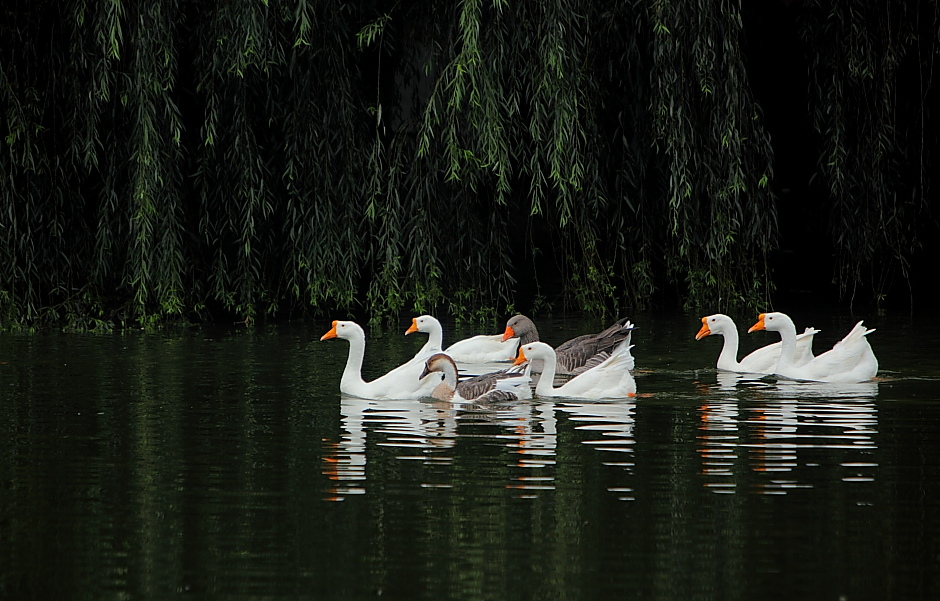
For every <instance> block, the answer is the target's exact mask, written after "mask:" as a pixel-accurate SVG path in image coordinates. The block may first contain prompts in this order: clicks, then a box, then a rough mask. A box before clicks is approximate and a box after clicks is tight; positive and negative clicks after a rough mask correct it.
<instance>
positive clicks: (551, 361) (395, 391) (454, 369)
mask: <svg viewBox="0 0 940 601" xmlns="http://www.w3.org/2000/svg"><path fill="white" fill-rule="evenodd" d="M633 329H634V325H633V324H632V323H631V322H630V321H629V320H628V319H620V320H618V321H616V322H615V323H613V324H612V325H610V326H609V327H608V328H606V329H604V330H602V331H600V332H597V333H593V334H584V335H581V336H577V337H575V338H572V339H571V340H568V341H566V342H564V343H562V344H560V345H558V346H557V347H555V348H553V347H552V346H551V345H549V344H546V343H545V342H543V341H541V340H540V339H539V332H538V329H537V328H536V326H535V323H534V322H533V321H532V320H531V319H529V318H528V317H526V316H524V315H515V316H513V317H512V318H510V319H509V321H508V322H507V323H506V329H505V331H504V332H503V333H502V334H494V335H479V336H473V337H471V338H466V339H464V340H460V341H457V342H454V343H453V344H451V345H450V346H448V347H446V348H445V347H444V331H443V328H442V327H441V323H440V321H438V320H437V319H436V318H435V317H433V316H431V315H422V316H420V317H415V318H414V319H413V320H412V322H411V325H410V326H409V327H408V329H407V330H406V331H405V334H406V335H410V334H414V333H417V332H421V333H424V334H427V335H428V339H427V342H426V343H425V344H424V346H422V347H421V349H420V350H419V351H418V352H417V353H416V354H415V355H414V357H412V358H411V359H409V360H408V361H406V362H405V363H403V364H402V365H400V366H398V367H396V368H395V369H393V370H391V371H389V372H388V373H386V374H385V375H383V376H381V377H379V378H376V379H374V380H371V381H369V382H366V381H365V380H364V379H363V378H362V362H363V359H364V357H365V347H366V336H365V332H364V331H363V329H362V327H361V326H359V325H358V324H357V323H355V322H353V321H339V320H337V321H333V323H332V327H331V328H330V330H329V331H328V332H327V333H326V334H324V335H323V336H322V337H321V338H320V340H329V339H332V338H342V339H344V340H346V341H348V342H349V353H348V355H347V358H346V367H345V369H344V370H343V374H342V377H341V378H340V384H339V388H340V392H341V393H342V394H345V395H349V396H354V397H359V398H365V399H419V398H433V399H437V400H439V401H449V402H454V403H472V404H486V403H496V402H507V401H514V400H518V399H529V398H532V396H533V395H534V396H537V397H563V398H571V399H624V398H630V397H635V396H636V394H637V388H636V381H635V380H634V377H633V370H634V365H635V359H634V357H633V354H632V353H631V349H632V348H633V345H632V344H631V339H632V335H633ZM756 331H769V332H778V333H779V335H780V340H779V341H778V342H773V343H771V344H768V345H767V346H764V347H761V348H759V349H757V350H756V351H754V352H752V353H750V354H749V355H747V356H746V357H744V358H742V359H741V360H738V358H737V354H738V344H739V337H738V329H737V326H736V325H735V323H734V321H733V320H732V319H731V318H730V317H728V316H727V315H723V314H720V313H718V314H715V315H709V316H706V317H703V318H702V327H701V329H700V330H699V331H698V333H697V334H696V335H695V339H696V340H701V339H702V338H705V337H707V336H711V335H718V336H721V337H722V338H723V339H724V343H723V345H722V349H721V353H720V354H719V356H718V362H717V365H716V367H717V368H718V369H719V370H722V371H730V372H737V373H752V374H765V375H766V374H770V375H776V376H778V377H782V378H787V379H791V380H798V381H811V382H835V383H857V382H865V381H868V380H871V379H873V378H874V377H875V375H876V374H877V373H878V360H877V358H876V357H875V354H874V352H873V351H872V349H871V346H870V345H869V343H868V338H867V336H868V334H870V333H872V332H874V330H869V329H867V328H865V327H864V325H863V324H862V322H858V324H856V326H855V327H854V328H853V329H852V330H851V331H850V332H849V333H848V334H847V335H846V336H845V338H843V339H842V340H841V341H840V342H838V343H837V344H836V345H835V346H834V347H833V348H832V349H830V350H828V351H826V352H824V353H822V354H820V355H814V354H813V337H814V336H815V335H816V334H817V333H819V330H816V329H815V328H806V329H805V331H804V332H803V333H802V334H799V335H797V333H796V326H795V325H794V324H793V320H792V319H790V318H789V317H788V316H787V315H785V314H784V313H761V314H760V315H759V317H758V321H757V323H755V324H754V325H753V326H751V328H750V329H749V330H748V332H756ZM458 364H465V365H466V364H472V365H474V366H476V367H478V368H479V367H481V366H486V367H485V368H484V369H483V373H480V374H479V375H475V376H473V377H464V378H461V375H460V372H461V369H460V368H459V367H458ZM506 364H510V365H508V366H506Z"/></svg>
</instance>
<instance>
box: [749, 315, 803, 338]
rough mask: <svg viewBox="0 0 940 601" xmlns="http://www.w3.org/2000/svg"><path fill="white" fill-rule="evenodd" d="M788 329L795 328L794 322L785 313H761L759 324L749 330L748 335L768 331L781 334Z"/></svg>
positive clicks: (758, 317)
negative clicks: (780, 332)
mask: <svg viewBox="0 0 940 601" xmlns="http://www.w3.org/2000/svg"><path fill="white" fill-rule="evenodd" d="M787 328H795V326H794V325H793V321H792V320H791V319H790V318H789V317H787V316H786V315H784V314H783V313H761V314H760V315H758V316H757V323H755V324H754V325H752V326H751V327H750V328H748V330H747V333H748V334H750V333H751V332H757V331H758V330H767V331H768V332H779V331H781V330H785V329H787Z"/></svg>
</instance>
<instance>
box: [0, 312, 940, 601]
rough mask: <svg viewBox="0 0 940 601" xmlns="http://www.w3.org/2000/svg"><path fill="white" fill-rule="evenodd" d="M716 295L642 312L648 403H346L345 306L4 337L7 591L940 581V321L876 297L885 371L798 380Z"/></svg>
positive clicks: (563, 592)
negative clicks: (734, 344)
mask: <svg viewBox="0 0 940 601" xmlns="http://www.w3.org/2000/svg"><path fill="white" fill-rule="evenodd" d="M698 317H699V316H696V315H683V316H670V317H664V316H645V317H644V316H637V317H636V318H635V319H634V321H636V322H637V324H638V326H639V327H638V330H637V332H636V335H635V340H634V341H635V343H636V348H635V349H634V354H635V356H636V358H637V373H636V378H637V384H638V388H639V391H640V393H641V396H640V397H638V398H636V399H634V400H631V401H619V402H596V403H588V402H574V401H570V402H565V401H562V400H555V401H546V400H539V399H536V400H533V401H527V402H519V403H514V404H508V405H503V406H499V407H495V408H492V409H491V410H487V411H482V410H474V411H463V410H457V409H455V408H454V407H451V406H450V405H447V404H442V403H433V402H430V401H413V402H409V401H391V402H377V401H365V400H359V399H352V398H342V397H341V396H340V395H339V393H338V381H339V375H340V373H341V372H342V368H343V364H344V362H345V358H346V351H347V348H348V345H347V344H346V343H345V342H344V341H337V340H333V341H325V342H320V341H319V337H320V335H322V334H323V333H324V332H325V331H326V330H327V329H328V328H329V324H328V322H327V321H326V320H324V321H323V323H313V322H303V323H290V324H278V325H259V326H256V327H253V328H244V327H238V326H232V327H202V328H195V329H191V330H181V331H173V332H168V333H163V334H145V333H139V332H129V333H124V334H113V335H102V336H99V335H67V334H38V335H12V334H4V335H0V599H3V600H15V599H70V600H82V599H89V600H91V599H94V600H100V599H169V598H183V597H185V598H194V599H372V598H378V597H381V598H388V599H408V600H414V599H428V600H440V599H462V600H465V599H466V600H473V599H539V600H542V599H606V598H621V599H622V598H628V599H654V598H655V599H683V600H685V599H834V600H835V599H849V600H852V599H936V598H940V502H938V492H940V490H938V489H940V361H938V357H940V352H938V351H937V348H936V342H937V340H940V327H938V326H937V324H936V323H935V322H931V321H928V320H925V319H914V318H911V317H907V316H893V317H887V318H881V319H877V318H866V324H868V325H869V326H872V327H877V328H878V331H877V332H876V333H875V334H873V335H872V336H871V342H872V345H873V347H874V348H875V351H876V353H877V354H878V356H879V359H880V362H881V372H880V376H881V380H880V381H878V382H875V383H870V384H863V385H855V386H834V385H812V384H799V385H798V384H787V383H783V382H776V383H774V382H770V381H763V380H753V379H748V378H741V377H738V376H733V375H729V374H720V373H718V372H717V371H716V370H714V369H713V366H714V362H715V360H716V359H717V355H718V350H719V346H720V341H719V340H717V339H712V338H708V339H705V340H702V341H698V342H696V341H695V340H694V339H693V336H694V334H695V332H696V331H697V330H698V327H699V325H700V324H699V323H698ZM794 317H795V318H796V320H797V325H798V327H800V328H802V327H803V326H805V325H814V326H816V327H819V328H821V329H822V330H823V332H822V334H819V335H817V337H816V345H817V349H819V348H820V347H822V346H826V347H828V346H831V345H832V343H834V342H835V340H837V339H838V338H839V337H841V335H842V334H843V333H844V332H847V331H848V329H849V328H850V327H851V325H852V324H853V323H854V320H853V319H851V318H850V317H848V316H842V315H834V316H833V315H829V316H816V319H813V320H811V321H807V320H806V319H802V318H801V316H799V315H796V314H794ZM537 321H538V324H539V326H540V329H541V331H542V335H543V338H544V339H546V340H548V341H549V342H552V343H555V344H557V343H558V342H560V341H562V340H565V339H567V338H569V337H571V336H574V335H575V334H578V333H582V332H585V331H592V330H597V329H600V327H602V326H603V325H605V324H603V323H601V322H598V321H595V320H588V319H575V318H571V319H547V318H543V319H539V320H537ZM743 322H744V318H741V319H740V320H739V323H738V325H739V327H741V328H746V327H747V326H748V325H750V323H743ZM407 325H408V324H407V323H406V322H403V323H402V324H401V325H400V327H398V328H392V330H390V331H387V332H376V331H374V330H371V329H369V328H367V332H368V333H369V340H368V345H367V351H366V368H365V371H366V377H367V379H368V378H372V377H375V376H377V375H379V374H381V373H384V371H385V370H387V369H388V368H390V367H392V366H394V365H396V364H397V363H399V362H401V361H403V360H404V359H406V358H408V357H410V356H411V354H413V353H414V351H415V350H416V349H417V348H418V347H419V346H420V344H421V343H423V337H422V338H421V339H419V336H422V335H412V336H408V337H407V338H406V337H404V336H403V335H402V332H403V331H404V329H405V327H406V326H407ZM471 333H476V332H470V331H459V332H455V331H454V328H453V327H452V326H451V324H445V344H446V343H447V342H448V340H454V339H456V337H462V336H464V335H469V334H471ZM772 336H773V335H771V334H768V333H758V334H751V335H746V336H745V337H744V338H743V341H742V344H746V345H750V347H753V346H755V345H756V344H763V343H766V342H768V341H770V340H772Z"/></svg>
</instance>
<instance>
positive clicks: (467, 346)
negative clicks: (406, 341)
mask: <svg viewBox="0 0 940 601" xmlns="http://www.w3.org/2000/svg"><path fill="white" fill-rule="evenodd" d="M411 321H412V324H411V327H409V328H408V330H407V331H406V332H405V334H411V333H413V332H427V334H428V336H429V338H428V343H429V344H430V343H431V341H436V342H437V351H436V352H441V350H440V347H441V345H442V344H443V339H444V330H443V328H442V327H441V322H440V321H438V320H437V319H436V318H434V317H432V316H430V315H422V316H421V317H415V318H414V319H412V320H411ZM518 347H519V340H518V339H509V340H505V341H504V340H503V338H502V336H501V335H500V334H492V335H487V334H480V335H478V336H472V337H470V338H465V339H463V340H458V341H457V342H455V343H453V344H452V345H450V346H449V347H447V348H446V349H445V350H444V351H443V352H444V353H446V354H447V355H448V356H449V357H450V358H451V359H453V360H454V361H456V362H458V363H477V364H480V363H497V362H503V361H512V360H513V359H515V358H516V349H517V348H518ZM430 354H431V353H429V354H428V355H427V356H430Z"/></svg>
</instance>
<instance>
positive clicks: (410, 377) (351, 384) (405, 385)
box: [320, 321, 433, 399]
mask: <svg viewBox="0 0 940 601" xmlns="http://www.w3.org/2000/svg"><path fill="white" fill-rule="evenodd" d="M331 338H342V339H344V340H348V341H349V355H348V356H347V358H346V368H345V369H344V370H343V376H342V378H340V381H339V390H340V392H342V393H343V394H348V395H350V396H356V397H359V398H363V399H415V398H420V397H422V396H429V395H430V391H431V389H432V388H433V386H431V384H432V383H431V382H427V381H421V380H420V379H419V375H420V374H421V370H422V368H423V365H424V360H425V359H426V358H427V356H422V355H421V352H422V351H418V354H416V355H415V356H414V357H413V358H412V359H410V360H409V361H408V362H406V363H404V364H402V365H399V366H398V367H396V368H395V369H393V370H392V371H390V372H388V373H387V374H385V375H384V376H381V377H379V378H376V379H375V380H372V381H371V382H366V381H365V380H363V379H362V360H363V358H364V356H365V352H366V335H365V332H363V330H362V328H361V327H360V326H359V324H357V323H356V322H354V321H333V327H332V328H331V329H330V331H329V332H327V333H326V334H324V335H323V336H321V337H320V340H329V339H331ZM429 342H430V341H429ZM425 347H427V345H425Z"/></svg>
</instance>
